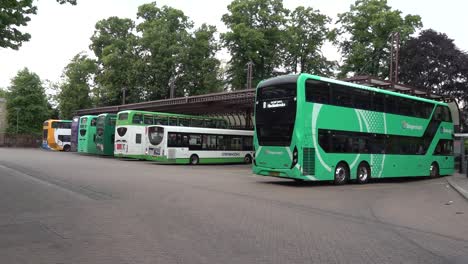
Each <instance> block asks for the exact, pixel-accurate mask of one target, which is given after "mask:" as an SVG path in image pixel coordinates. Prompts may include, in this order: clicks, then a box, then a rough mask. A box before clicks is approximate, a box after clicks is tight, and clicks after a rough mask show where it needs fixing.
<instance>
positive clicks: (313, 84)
mask: <svg viewBox="0 0 468 264" xmlns="http://www.w3.org/2000/svg"><path fill="white" fill-rule="evenodd" d="M305 94H306V101H307V102H313V103H321V104H329V103H330V86H329V85H328V83H325V82H322V81H316V80H307V81H306V91H305Z"/></svg>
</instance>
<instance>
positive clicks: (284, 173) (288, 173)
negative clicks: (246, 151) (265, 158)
mask: <svg viewBox="0 0 468 264" xmlns="http://www.w3.org/2000/svg"><path fill="white" fill-rule="evenodd" d="M252 171H253V173H255V174H257V175H262V176H270V177H279V178H288V179H294V180H303V181H310V180H315V178H314V177H311V176H305V175H302V172H301V170H300V169H299V168H298V167H297V166H296V167H294V168H292V169H273V168H267V167H260V166H255V165H254V166H253V167H252Z"/></svg>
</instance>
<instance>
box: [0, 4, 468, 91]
mask: <svg viewBox="0 0 468 264" xmlns="http://www.w3.org/2000/svg"><path fill="white" fill-rule="evenodd" d="M35 2H36V3H37V5H38V14H37V15H36V16H33V17H32V20H31V22H30V23H29V25H28V26H27V27H25V28H24V31H26V32H29V33H30V34H31V35H32V38H31V40H30V41H29V42H25V43H24V44H23V46H22V47H21V48H20V50H19V51H14V50H10V49H2V48H0V87H4V88H6V87H8V86H9V85H10V80H11V78H13V77H14V76H15V75H16V73H17V72H18V70H20V69H22V68H24V67H28V68H29V69H30V70H31V71H33V72H35V73H37V74H38V75H39V76H40V77H41V79H42V80H46V79H47V80H50V81H53V82H57V81H59V80H60V76H61V75H62V71H63V68H64V67H65V66H66V65H67V64H68V63H69V62H70V59H71V58H72V57H73V56H74V55H75V54H77V53H79V52H82V51H86V52H88V46H89V44H90V40H89V39H90V37H91V35H92V34H93V32H94V25H95V24H96V22H97V21H99V20H101V19H105V18H108V17H110V16H118V17H126V18H131V19H136V12H137V8H138V6H140V5H141V4H144V3H148V2H151V1H148V0H147V1H144V0H78V5H76V6H70V5H59V4H57V3H56V1H55V0H39V1H38V0H36V1H35ZM230 2H231V0H172V1H171V0H158V1H157V3H158V6H162V5H170V6H172V7H175V8H178V9H181V10H182V11H184V13H185V14H186V15H187V16H188V17H190V18H191V19H192V20H193V21H194V22H195V25H196V26H199V25H200V24H202V23H208V24H212V25H216V26H217V28H218V31H221V32H224V31H225V30H226V28H225V27H224V24H223V23H222V22H221V16H222V15H223V14H225V13H226V12H227V8H226V7H227V5H228V4H229V3H230ZM352 3H354V0H309V1H307V0H284V5H285V6H286V7H287V8H289V9H293V8H295V7H297V6H299V5H303V6H311V7H313V8H315V9H319V10H320V11H321V12H323V13H325V14H327V15H329V16H330V17H332V18H334V19H336V14H338V13H342V12H346V11H347V10H349V6H350V5H351V4H352ZM388 3H389V5H390V6H392V7H393V8H394V9H398V10H401V11H402V12H403V13H404V14H417V15H420V16H421V17H422V21H423V24H424V28H433V29H435V30H437V31H439V32H444V33H446V34H447V35H448V36H449V37H450V38H452V39H454V40H455V44H456V45H457V46H458V47H459V48H461V49H462V50H465V51H466V50H468V34H467V31H466V26H467V25H468V17H467V15H466V12H467V10H468V1H463V0H445V1H443V2H441V1H436V0H427V1H424V0H412V1H410V0H388ZM324 52H325V55H327V56H328V57H329V58H330V59H334V60H339V59H340V56H339V54H338V53H336V51H335V50H334V49H333V48H330V47H327V48H326V49H325V50H324Z"/></svg>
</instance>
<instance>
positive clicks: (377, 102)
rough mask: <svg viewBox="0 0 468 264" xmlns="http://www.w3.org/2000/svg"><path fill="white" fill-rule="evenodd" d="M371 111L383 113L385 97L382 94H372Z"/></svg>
mask: <svg viewBox="0 0 468 264" xmlns="http://www.w3.org/2000/svg"><path fill="white" fill-rule="evenodd" d="M372 110H374V111H377V112H384V111H385V95H384V94H382V93H375V92H374V93H373V96H372Z"/></svg>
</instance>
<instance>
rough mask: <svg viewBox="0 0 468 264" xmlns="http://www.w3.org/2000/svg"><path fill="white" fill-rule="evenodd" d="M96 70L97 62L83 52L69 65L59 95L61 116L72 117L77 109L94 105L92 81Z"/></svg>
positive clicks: (64, 117)
mask: <svg viewBox="0 0 468 264" xmlns="http://www.w3.org/2000/svg"><path fill="white" fill-rule="evenodd" d="M96 71H97V66H96V62H95V61H94V60H92V59H89V58H88V57H87V56H86V55H83V54H77V55H76V56H75V57H73V59H72V61H71V62H70V63H69V64H68V65H67V67H66V68H65V71H64V77H65V81H64V82H63V83H62V84H61V85H60V92H59V94H58V95H57V101H58V104H59V106H58V108H59V110H60V117H61V118H63V119H71V118H72V117H73V113H74V112H75V111H76V110H78V109H84V108H90V107H92V106H93V104H92V101H91V98H90V93H91V88H90V82H91V81H92V77H93V75H94V74H96Z"/></svg>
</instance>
